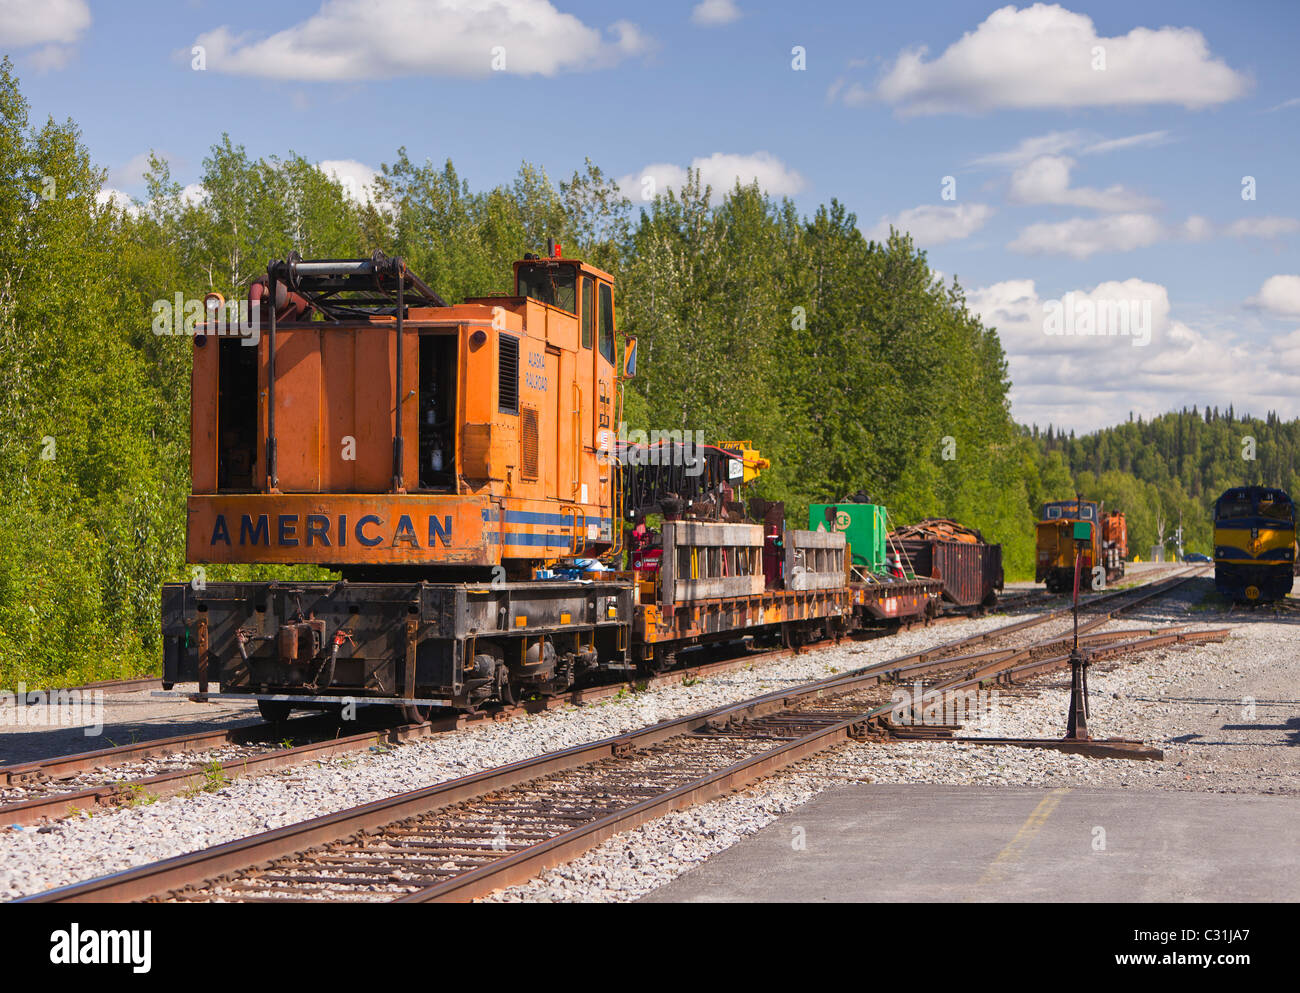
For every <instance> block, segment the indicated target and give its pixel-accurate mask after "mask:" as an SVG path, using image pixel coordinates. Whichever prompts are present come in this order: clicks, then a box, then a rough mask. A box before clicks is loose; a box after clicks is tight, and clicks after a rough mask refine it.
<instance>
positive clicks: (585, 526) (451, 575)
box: [162, 249, 634, 719]
mask: <svg viewBox="0 0 1300 993" xmlns="http://www.w3.org/2000/svg"><path fill="white" fill-rule="evenodd" d="M514 281H515V286H514V294H513V295H510V296H500V297H481V298H475V299H470V300H467V301H466V302H465V303H463V304H458V305H455V306H452V305H448V304H447V303H446V301H444V300H443V299H442V298H441V297H439V296H438V295H437V293H435V292H434V291H433V290H431V289H430V288H429V287H427V286H425V284H424V283H422V282H421V281H420V280H419V279H418V278H417V277H416V276H415V275H414V274H413V273H412V272H411V271H410V270H409V269H408V268H407V267H406V265H405V264H404V263H403V261H402V260H401V259H394V258H388V257H386V256H384V255H383V254H381V253H376V254H375V255H374V256H373V257H371V258H369V259H325V260H314V261H308V260H304V259H302V258H301V257H299V256H298V255H296V254H293V255H290V256H289V257H288V258H287V259H284V260H282V261H277V262H272V263H271V264H270V265H269V266H268V269H267V274H266V276H265V277H263V278H261V279H259V280H258V281H257V282H256V283H254V284H253V286H252V288H251V290H250V293H249V308H250V310H249V317H250V321H251V322H253V324H254V326H255V327H256V328H257V333H256V334H253V335H246V336H245V337H242V338H241V337H238V336H233V335H227V334H223V333H222V329H221V327H220V326H219V325H218V324H217V322H216V321H215V319H210V320H209V321H208V323H206V324H205V325H202V326H200V327H199V328H198V329H197V331H196V334H195V338H194V365H193V381H192V407H191V418H192V422H191V449H192V495H191V496H190V498H189V515H188V524H187V534H186V553H187V561H189V562H191V563H204V564H207V563H236V564H252V563H270V564H277V565H288V564H294V565H298V564H314V565H320V566H326V567H328V568H331V569H334V570H337V571H338V572H339V573H340V574H341V577H342V578H341V580H339V581H337V582H330V581H327V582H319V581H317V582H307V581H291V580H277V581H271V582H229V583H205V584H200V583H198V582H197V581H196V582H194V583H192V584H168V585H167V586H165V587H164V589H163V597H162V600H163V603H162V607H163V609H162V621H163V636H164V660H165V674H164V680H165V681H166V682H168V683H174V682H176V681H179V680H181V679H187V678H197V679H198V680H199V681H200V683H201V688H202V689H203V690H205V691H206V689H207V684H208V683H209V681H217V682H219V684H220V687H221V691H222V692H223V693H232V694H239V695H243V696H249V695H251V696H255V697H257V698H258V702H259V706H260V707H261V709H262V713H263V715H264V716H266V717H267V718H268V719H281V718H283V717H284V716H285V715H287V713H288V712H289V710H290V708H291V707H292V706H294V705H295V704H296V705H317V706H320V705H324V704H337V703H338V702H339V700H340V698H353V699H361V700H363V701H364V700H365V699H366V698H375V699H382V700H388V701H394V702H396V703H397V704H398V705H399V706H401V707H402V708H403V710H404V713H405V716H406V717H407V718H408V719H419V718H421V717H422V716H424V715H426V714H427V712H428V709H429V708H430V707H431V706H434V705H438V704H451V705H455V706H461V707H466V706H473V705H474V704H475V703H477V702H482V701H487V700H504V701H509V700H511V699H513V698H514V697H515V696H516V695H517V694H519V693H526V692H553V691H555V690H558V689H563V688H565V687H567V686H569V685H571V684H572V683H573V682H574V681H575V679H576V678H577V676H578V675H579V674H580V673H581V672H582V671H583V670H584V669H587V668H593V667H595V666H596V665H597V661H598V659H599V660H600V661H601V663H602V664H604V665H605V666H607V667H608V666H613V667H616V668H617V667H619V666H625V665H627V664H628V642H629V638H628V635H629V625H630V624H631V616H632V610H631V598H632V589H631V587H630V586H629V585H628V584H627V583H618V582H616V581H614V580H613V579H612V578H611V580H610V581H609V582H601V581H596V582H590V583H581V582H548V583H537V582H531V581H530V580H532V577H533V575H534V572H535V570H537V569H539V568H545V567H546V566H548V565H550V564H553V563H555V562H556V561H558V560H561V559H571V558H574V557H583V558H596V557H600V556H608V555H609V554H611V553H613V552H616V551H618V550H619V549H618V544H619V540H618V539H619V535H620V533H621V529H620V528H619V516H620V513H619V511H620V508H619V505H618V497H617V495H618V493H619V491H620V488H619V479H618V466H617V465H616V464H615V462H616V460H615V459H612V458H610V457H609V453H610V452H612V451H614V449H615V445H614V431H615V428H616V424H617V417H618V414H619V411H618V406H619V404H618V399H617V397H618V394H619V391H620V388H621V386H620V376H619V374H618V373H617V371H616V369H615V327H614V287H613V279H612V277H611V276H610V275H609V274H608V273H605V272H602V271H601V270H599V269H596V268H594V267H593V266H590V265H586V264H584V263H582V262H580V261H578V260H576V259H565V258H561V257H560V252H559V250H558V249H554V250H553V251H552V252H551V253H550V254H549V255H548V257H545V258H540V257H538V256H535V255H528V256H526V257H525V258H524V259H523V260H521V261H519V262H516V263H515V266H514ZM207 305H208V308H209V315H210V318H214V317H215V316H217V315H220V314H221V313H222V308H223V307H224V301H223V300H221V299H220V297H219V296H217V295H215V294H214V295H212V296H210V297H209V298H208V300H207ZM629 352H631V353H633V354H634V347H633V345H630V346H629Z"/></svg>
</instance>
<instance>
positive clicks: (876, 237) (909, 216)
mask: <svg viewBox="0 0 1300 993" xmlns="http://www.w3.org/2000/svg"><path fill="white" fill-rule="evenodd" d="M992 216H993V208H992V207H990V206H989V205H988V204H984V203H963V204H954V205H953V206H951V207H945V206H939V205H937V204H922V205H921V206H920V207H911V208H909V209H907V210H904V211H901V212H900V213H898V214H895V215H893V216H892V217H891V216H885V217H882V218H881V219H880V220H879V221H877V222H876V224H875V226H874V227H872V228H871V230H869V231H867V232H865V234H866V236H867V237H868V238H870V239H872V240H873V241H884V240H885V239H887V238H888V237H889V229H890V227H895V228H897V229H898V230H899V231H903V232H906V233H909V234H911V236H912V241H913V242H915V243H916V245H917V246H918V247H921V248H925V247H928V246H933V245H942V244H943V243H944V242H947V241H959V240H960V239H962V238H969V237H970V236H971V235H972V234H974V233H975V232H976V231H978V230H979V229H980V228H982V227H983V226H984V225H985V223H986V222H987V221H988V219H989V218H990V217H992Z"/></svg>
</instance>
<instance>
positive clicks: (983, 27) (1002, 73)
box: [846, 3, 1250, 116]
mask: <svg viewBox="0 0 1300 993" xmlns="http://www.w3.org/2000/svg"><path fill="white" fill-rule="evenodd" d="M928 54H929V53H928V49H927V48H926V47H925V46H920V47H917V48H912V49H906V50H904V51H903V52H901V53H900V54H899V55H898V57H897V59H896V60H895V61H894V62H893V64H892V65H891V66H889V68H888V69H887V71H886V72H885V74H884V76H883V77H882V78H881V79H880V81H879V83H878V85H877V86H876V88H875V90H874V92H872V93H871V96H872V97H873V98H874V99H877V100H882V101H884V102H885V103H888V104H891V105H893V106H895V107H896V108H897V110H898V112H899V113H900V114H902V115H904V116H907V115H913V114H941V113H982V112H985V111H990V110H996V109H999V108H1021V109H1024V108H1036V109H1043V108H1072V107H1126V106H1127V107H1132V106H1142V105H1148V104H1177V105H1180V106H1183V107H1187V108H1189V109H1199V108H1203V107H1212V106H1215V105H1216V104H1221V103H1224V102H1226V101H1229V100H1235V99H1236V98H1238V97H1240V96H1243V95H1244V94H1245V93H1246V92H1247V90H1248V89H1249V88H1250V81H1249V80H1248V79H1247V77H1246V76H1244V75H1243V74H1241V73H1238V72H1237V71H1236V70H1234V69H1232V68H1231V67H1230V66H1228V65H1227V64H1226V63H1225V62H1224V61H1223V60H1222V59H1221V58H1216V57H1214V56H1213V55H1211V53H1210V50H1209V46H1208V44H1207V43H1206V40H1205V36H1204V35H1202V34H1201V33H1200V32H1199V31H1197V30H1195V29H1194V28H1176V27H1161V28H1157V29H1151V28H1144V27H1137V28H1133V29H1132V30H1131V31H1129V32H1128V33H1127V34H1125V35H1117V36H1114V37H1104V36H1102V35H1099V34H1098V33H1097V29H1096V26H1095V25H1094V24H1093V22H1092V18H1090V17H1088V16H1087V15H1086V14H1078V13H1075V12H1073V11H1070V10H1067V9H1066V8H1064V7H1062V6H1060V5H1059V4H1044V3H1036V4H1034V5H1033V6H1032V7H1026V8H1024V9H1023V10H1017V9H1016V8H1015V7H1012V6H1008V7H1003V8H1001V9H999V10H995V11H994V12H993V13H991V14H990V15H989V16H988V17H987V18H986V19H985V20H984V22H983V23H982V24H980V25H979V26H978V27H977V28H975V30H974V31H968V32H967V33H966V34H964V35H963V36H962V37H961V38H960V39H959V40H958V41H955V42H953V43H952V44H951V45H949V46H948V48H947V49H945V50H944V52H943V53H942V54H941V55H939V56H938V57H937V58H933V59H929V58H927V55H928ZM1101 59H1104V63H1103V62H1101V61H1100V60H1101ZM1103 64H1104V68H1094V67H1095V66H1099V65H1103ZM858 96H859V97H860V96H861V94H860V93H859V94H858ZM846 99H847V96H846Z"/></svg>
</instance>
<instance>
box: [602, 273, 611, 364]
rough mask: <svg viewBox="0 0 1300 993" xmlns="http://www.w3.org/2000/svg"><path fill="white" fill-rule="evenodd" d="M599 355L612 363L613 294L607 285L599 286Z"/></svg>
mask: <svg viewBox="0 0 1300 993" xmlns="http://www.w3.org/2000/svg"><path fill="white" fill-rule="evenodd" d="M600 354H601V355H603V356H604V357H605V360H606V361H607V362H609V363H610V364H611V365H612V364H613V362H614V293H613V291H611V290H610V288H609V284H608V283H601V284H600Z"/></svg>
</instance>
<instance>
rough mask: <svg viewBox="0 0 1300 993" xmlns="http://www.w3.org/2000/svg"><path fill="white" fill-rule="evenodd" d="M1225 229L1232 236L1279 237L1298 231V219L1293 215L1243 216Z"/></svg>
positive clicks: (1299, 226) (1299, 221) (1299, 227)
mask: <svg viewBox="0 0 1300 993" xmlns="http://www.w3.org/2000/svg"><path fill="white" fill-rule="evenodd" d="M1225 230H1226V231H1227V233H1228V234H1229V235H1230V236H1232V237H1233V238H1280V237H1281V236H1282V235H1284V234H1295V233H1296V232H1297V231H1300V220H1296V219H1295V218H1294V217H1272V216H1267V217H1243V218H1242V219H1241V220H1239V221H1233V222H1232V223H1231V224H1229V225H1228V226H1227V228H1226V229H1225Z"/></svg>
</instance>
